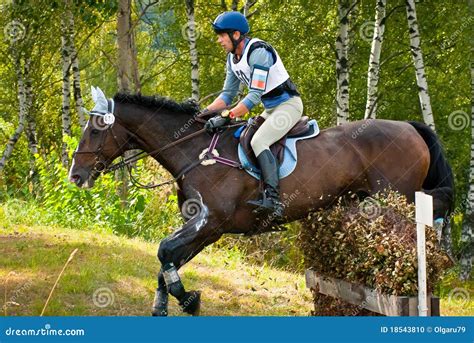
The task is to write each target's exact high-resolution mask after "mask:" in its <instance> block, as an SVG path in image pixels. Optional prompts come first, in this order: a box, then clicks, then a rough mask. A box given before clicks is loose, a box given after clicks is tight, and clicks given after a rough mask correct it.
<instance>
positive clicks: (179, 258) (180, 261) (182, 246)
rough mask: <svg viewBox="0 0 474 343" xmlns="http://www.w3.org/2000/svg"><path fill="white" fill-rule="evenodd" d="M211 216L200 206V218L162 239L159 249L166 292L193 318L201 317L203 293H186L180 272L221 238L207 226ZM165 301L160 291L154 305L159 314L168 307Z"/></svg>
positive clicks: (198, 214) (195, 217) (192, 219)
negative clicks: (163, 303) (201, 295)
mask: <svg viewBox="0 0 474 343" xmlns="http://www.w3.org/2000/svg"><path fill="white" fill-rule="evenodd" d="M208 216H209V212H208V209H207V207H206V206H205V205H204V204H202V202H201V204H200V208H199V210H198V211H197V214H196V215H195V216H193V217H192V218H191V219H190V220H189V221H187V222H186V224H184V225H183V227H182V228H181V229H180V230H178V231H176V232H175V233H173V234H172V235H171V236H169V237H166V238H165V239H163V241H161V243H160V247H159V249H158V259H159V260H160V262H161V265H162V268H161V271H162V275H163V280H164V283H165V284H166V289H167V290H168V292H169V293H171V295H173V296H174V297H175V298H176V299H178V301H179V304H180V306H181V307H182V309H183V311H184V312H186V313H189V314H192V315H196V314H198V313H199V307H200V293H199V292H197V291H190V292H186V290H185V289H184V286H183V284H182V282H181V278H180V277H179V274H178V269H179V268H180V267H182V266H183V265H184V264H185V263H186V262H188V261H190V260H191V259H192V258H193V257H194V256H196V255H197V254H198V253H199V252H200V251H201V250H202V249H203V248H204V247H205V246H207V245H209V244H211V243H213V242H215V241H216V240H217V239H218V238H219V237H220V234H218V233H217V232H214V231H213V230H212V228H211V226H210V225H208V223H207V221H208ZM159 283H160V278H159ZM164 299H165V298H164V296H163V292H162V291H160V287H158V290H157V297H156V299H155V300H157V302H158V304H157V303H156V302H155V305H157V306H156V308H157V309H159V310H160V311H163V310H164V307H166V305H167V304H165V305H160V304H159V301H160V300H164ZM166 300H167V299H166Z"/></svg>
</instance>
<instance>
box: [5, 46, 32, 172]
mask: <svg viewBox="0 0 474 343" xmlns="http://www.w3.org/2000/svg"><path fill="white" fill-rule="evenodd" d="M12 55H13V60H14V64H15V71H16V76H17V82H18V104H19V113H18V118H19V119H18V126H17V128H16V130H15V132H14V133H13V135H12V136H11V137H10V139H9V140H8V143H7V146H6V147H5V150H4V151H3V154H2V158H1V159H0V172H1V171H3V169H4V168H5V165H6V163H7V160H8V158H9V157H10V156H11V154H12V152H13V148H14V147H15V144H16V143H17V142H18V139H19V138H20V136H21V134H22V132H23V130H24V129H25V120H26V113H27V111H28V105H27V101H26V89H25V82H24V77H23V72H22V66H21V59H20V54H19V52H18V47H17V46H15V45H14V44H13V45H12Z"/></svg>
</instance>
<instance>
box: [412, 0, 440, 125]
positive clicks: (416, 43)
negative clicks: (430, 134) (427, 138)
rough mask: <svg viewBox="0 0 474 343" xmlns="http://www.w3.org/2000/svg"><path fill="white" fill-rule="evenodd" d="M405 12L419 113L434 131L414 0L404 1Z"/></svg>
mask: <svg viewBox="0 0 474 343" xmlns="http://www.w3.org/2000/svg"><path fill="white" fill-rule="evenodd" d="M406 10H407V19H408V30H409V34H410V49H411V53H412V56H413V62H414V64H415V75H416V83H417V85H418V97H419V98H420V105H421V113H422V114H423V120H424V122H425V124H426V125H428V126H429V127H430V128H431V129H433V130H435V123H434V119H433V112H432V110H431V101H430V96H429V94H428V82H427V81H426V74H425V65H424V63H423V54H422V51H421V39H420V31H419V30H418V22H417V19H416V7H415V0H406Z"/></svg>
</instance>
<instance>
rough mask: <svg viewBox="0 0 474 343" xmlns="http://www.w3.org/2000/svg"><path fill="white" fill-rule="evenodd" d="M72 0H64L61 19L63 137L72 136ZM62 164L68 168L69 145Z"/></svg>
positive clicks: (65, 148) (62, 155)
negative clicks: (70, 16)
mask: <svg viewBox="0 0 474 343" xmlns="http://www.w3.org/2000/svg"><path fill="white" fill-rule="evenodd" d="M69 6H70V0H64V8H65V11H64V12H63V13H64V14H63V16H62V17H61V62H62V76H63V85H62V110H61V119H62V134H63V137H65V136H70V135H71V39H72V37H71V28H70V26H69V24H70V19H69V18H68V16H69V13H70V11H69V10H68V7H69ZM61 162H62V164H63V166H64V167H66V168H68V165H69V156H68V152H67V144H66V143H65V142H63V143H62V149H61Z"/></svg>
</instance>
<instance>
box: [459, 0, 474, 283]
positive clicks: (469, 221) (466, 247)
mask: <svg viewBox="0 0 474 343" xmlns="http://www.w3.org/2000/svg"><path fill="white" fill-rule="evenodd" d="M469 7H470V8H469V9H470V13H473V12H474V0H469ZM461 244H462V246H463V253H462V254H461V259H460V264H461V273H460V279H461V280H467V279H468V278H469V276H470V274H471V270H472V264H473V260H474V37H473V36H472V35H471V159H470V163H469V190H468V192H467V206H466V212H465V218H464V221H463V226H462V232H461Z"/></svg>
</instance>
